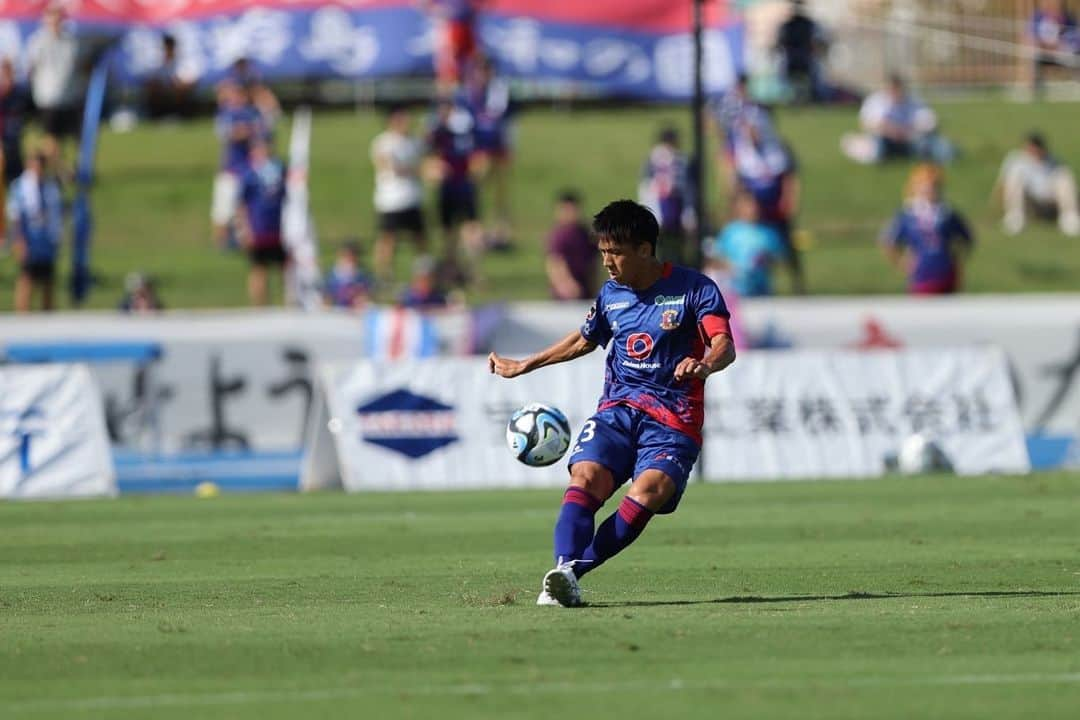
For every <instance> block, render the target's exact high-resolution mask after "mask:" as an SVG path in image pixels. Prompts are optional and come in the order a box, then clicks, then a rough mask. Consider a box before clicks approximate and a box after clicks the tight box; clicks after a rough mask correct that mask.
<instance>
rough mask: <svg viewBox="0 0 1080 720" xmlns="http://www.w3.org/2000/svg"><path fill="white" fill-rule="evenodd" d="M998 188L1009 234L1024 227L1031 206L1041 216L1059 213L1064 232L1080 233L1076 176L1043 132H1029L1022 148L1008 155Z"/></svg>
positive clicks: (1075, 234) (999, 175)
mask: <svg viewBox="0 0 1080 720" xmlns="http://www.w3.org/2000/svg"><path fill="white" fill-rule="evenodd" d="M995 189H996V191H997V192H1000V193H1001V198H1002V204H1003V205H1004V206H1005V217H1004V220H1003V224H1004V226H1005V232H1006V233H1008V234H1009V235H1016V234H1018V233H1019V232H1020V231H1021V230H1023V229H1024V222H1025V220H1026V217H1027V211H1028V208H1029V207H1030V208H1031V209H1033V210H1034V211H1035V214H1036V215H1037V216H1039V217H1047V218H1051V219H1052V218H1055V217H1056V218H1057V222H1058V227H1059V228H1060V229H1061V232H1062V233H1063V234H1065V235H1068V236H1069V237H1077V236H1080V212H1078V211H1077V197H1076V177H1075V176H1074V175H1073V172H1072V170H1070V169H1069V167H1068V166H1067V165H1063V164H1062V163H1061V162H1059V161H1058V160H1057V158H1055V157H1054V156H1052V155H1051V154H1050V151H1049V150H1048V149H1047V145H1046V140H1045V138H1043V136H1042V135H1041V134H1039V133H1037V132H1033V133H1031V134H1029V135H1028V136H1027V137H1026V138H1025V140H1024V146H1023V148H1022V149H1020V150H1013V151H1012V152H1010V153H1009V154H1008V155H1006V156H1005V161H1004V162H1003V163H1002V165H1001V172H1000V173H999V174H998V181H997V187H996V188H995Z"/></svg>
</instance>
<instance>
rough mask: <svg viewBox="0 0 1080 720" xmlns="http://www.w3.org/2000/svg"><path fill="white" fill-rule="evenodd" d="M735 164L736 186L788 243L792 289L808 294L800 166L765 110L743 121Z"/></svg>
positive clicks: (735, 148) (735, 147)
mask: <svg viewBox="0 0 1080 720" xmlns="http://www.w3.org/2000/svg"><path fill="white" fill-rule="evenodd" d="M732 163H733V167H734V174H735V183H736V186H737V187H739V188H741V189H743V190H745V191H746V192H748V193H750V195H752V196H753V198H754V200H755V202H756V204H757V213H758V221H759V222H760V223H762V224H764V225H766V226H768V227H770V228H772V229H773V230H774V231H775V232H776V234H777V235H778V236H779V237H780V241H781V242H782V243H783V244H784V249H785V259H786V264H787V266H788V270H789V271H790V273H791V278H792V289H793V290H794V292H795V293H796V294H800V295H801V294H803V293H805V292H806V280H805V277H804V275H803V268H802V259H801V258H800V256H799V251H798V248H796V247H795V242H794V227H793V225H794V222H795V217H796V216H797V215H798V212H799V202H800V198H801V193H802V186H801V184H800V182H799V175H798V166H797V164H796V162H795V156H794V155H793V154H792V152H791V150H790V149H789V148H788V146H787V145H786V143H784V142H783V141H782V140H781V139H780V138H779V137H778V136H777V135H776V132H775V130H774V129H773V127H772V123H771V121H769V119H768V116H767V115H766V114H765V113H764V111H762V110H760V109H759V110H755V111H754V112H750V113H747V115H746V117H745V118H744V119H743V120H742V122H741V123H740V125H739V129H738V132H737V133H736V138H735V142H734V144H733V147H732Z"/></svg>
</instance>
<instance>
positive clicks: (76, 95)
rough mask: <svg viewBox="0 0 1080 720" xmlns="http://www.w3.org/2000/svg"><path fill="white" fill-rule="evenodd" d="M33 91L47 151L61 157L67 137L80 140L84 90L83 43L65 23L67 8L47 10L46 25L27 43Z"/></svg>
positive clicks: (55, 5)
mask: <svg viewBox="0 0 1080 720" xmlns="http://www.w3.org/2000/svg"><path fill="white" fill-rule="evenodd" d="M26 55H27V59H28V60H29V65H30V90H31V94H32V95H33V98H34V105H35V106H36V107H37V109H38V112H39V113H40V115H41V124H42V128H43V129H44V131H45V145H44V148H43V149H44V152H45V154H47V155H50V156H53V157H55V158H57V159H59V158H60V145H61V143H62V142H63V140H64V139H65V138H69V137H70V138H77V136H78V133H79V126H80V124H81V119H82V118H81V117H80V108H81V106H82V92H83V91H82V88H81V86H80V75H79V55H80V49H79V42H78V39H77V38H76V37H75V34H74V33H72V32H71V30H70V29H69V28H68V27H67V26H66V24H65V14H64V8H63V5H62V4H61V3H60V2H52V3H50V4H49V5H48V6H46V8H45V13H44V15H43V16H42V26H41V27H40V28H38V29H37V30H36V31H35V32H34V34H33V35H31V36H30V39H29V41H28V43H27V51H26Z"/></svg>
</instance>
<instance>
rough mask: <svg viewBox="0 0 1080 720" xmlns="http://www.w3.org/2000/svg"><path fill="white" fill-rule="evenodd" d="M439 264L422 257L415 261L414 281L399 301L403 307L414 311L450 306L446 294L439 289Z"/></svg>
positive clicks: (410, 282)
mask: <svg viewBox="0 0 1080 720" xmlns="http://www.w3.org/2000/svg"><path fill="white" fill-rule="evenodd" d="M438 278H439V272H438V264H437V263H436V262H435V259H434V258H432V257H430V256H428V255H422V256H420V257H418V258H416V260H415V261H413V272H412V280H410V281H409V286H408V287H407V288H405V292H403V293H402V294H401V297H400V298H399V299H398V304H399V305H401V306H402V307H406V308H411V309H413V310H434V309H438V308H445V307H446V306H447V305H448V304H449V300H448V299H447V296H446V293H444V292H443V291H442V289H441V288H440V287H439V280H438Z"/></svg>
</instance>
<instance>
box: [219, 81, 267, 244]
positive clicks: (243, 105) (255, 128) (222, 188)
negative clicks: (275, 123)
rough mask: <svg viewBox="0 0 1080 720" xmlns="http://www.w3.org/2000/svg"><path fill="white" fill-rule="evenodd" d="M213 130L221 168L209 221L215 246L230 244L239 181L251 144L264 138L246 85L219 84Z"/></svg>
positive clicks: (241, 179) (237, 203) (259, 118)
mask: <svg viewBox="0 0 1080 720" xmlns="http://www.w3.org/2000/svg"><path fill="white" fill-rule="evenodd" d="M214 129H215V131H216V133H217V136H218V139H219V140H220V141H221V167H220V169H219V170H218V173H217V175H216V176H215V178H214V197H213V203H212V205H211V207H210V220H211V222H212V223H213V227H214V240H215V242H216V243H217V245H218V247H220V248H226V247H229V246H230V245H231V243H230V236H231V232H230V231H231V229H232V225H233V223H234V221H235V220H236V219H237V210H238V209H239V203H240V190H241V182H242V181H243V177H244V175H245V173H247V169H248V161H249V156H250V153H251V143H252V141H253V140H255V139H257V138H265V129H264V128H263V124H262V116H261V115H260V114H259V111H258V110H257V109H256V108H255V106H254V105H253V104H252V103H251V97H250V94H249V92H248V90H247V88H246V87H245V86H243V85H239V84H237V83H234V82H231V81H224V82H222V83H221V85H220V86H219V87H218V113H217V117H216V118H215V120H214Z"/></svg>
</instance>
